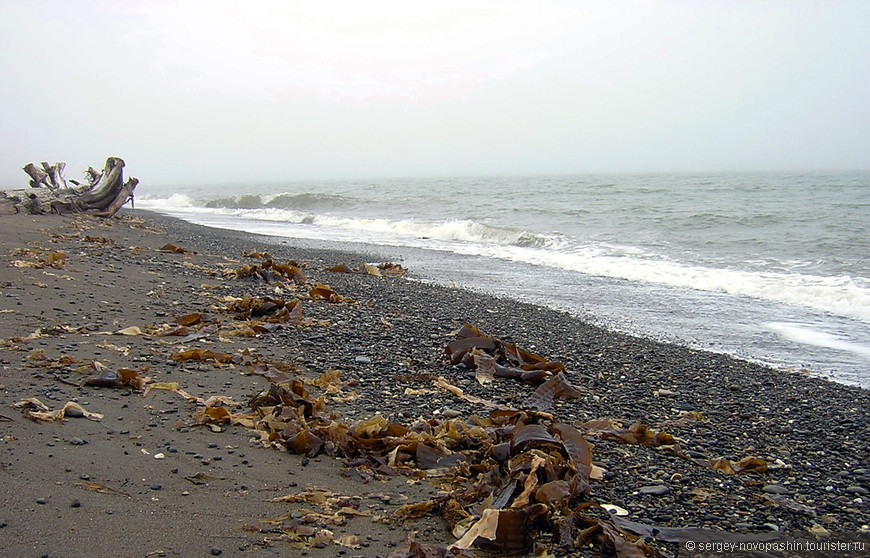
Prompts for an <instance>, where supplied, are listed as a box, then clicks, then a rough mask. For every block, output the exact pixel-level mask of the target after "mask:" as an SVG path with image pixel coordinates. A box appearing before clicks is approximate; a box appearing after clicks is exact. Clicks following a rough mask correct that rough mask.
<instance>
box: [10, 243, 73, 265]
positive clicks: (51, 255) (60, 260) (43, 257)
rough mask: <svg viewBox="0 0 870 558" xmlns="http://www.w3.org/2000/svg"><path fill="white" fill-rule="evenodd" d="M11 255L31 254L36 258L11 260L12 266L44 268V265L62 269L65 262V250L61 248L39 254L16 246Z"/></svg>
mask: <svg viewBox="0 0 870 558" xmlns="http://www.w3.org/2000/svg"><path fill="white" fill-rule="evenodd" d="M11 255H12V256H13V257H16V256H24V255H31V256H34V257H35V258H36V259H35V260H12V262H11V263H12V266H13V267H18V268H29V269H45V268H46V267H51V268H54V269H63V268H64V267H66V263H67V255H66V252H63V251H61V250H58V251H54V252H45V253H42V254H40V253H38V252H36V251H35V250H31V249H30V248H16V249H15V250H13V251H12V254H11Z"/></svg>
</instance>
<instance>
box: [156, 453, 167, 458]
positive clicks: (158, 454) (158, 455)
mask: <svg viewBox="0 0 870 558" xmlns="http://www.w3.org/2000/svg"><path fill="white" fill-rule="evenodd" d="M154 459H166V455H164V454H162V453H155V454H154Z"/></svg>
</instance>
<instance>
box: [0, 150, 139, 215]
mask: <svg viewBox="0 0 870 558" xmlns="http://www.w3.org/2000/svg"><path fill="white" fill-rule="evenodd" d="M124 166H125V163H124V160H123V159H121V158H119V157H109V158H107V159H106V165H105V167H104V169H103V171H102V172H98V171H97V170H95V169H94V168H93V167H88V169H87V170H86V171H85V182H86V184H81V183H79V182H78V181H76V180H69V181H67V180H66V179H65V178H64V176H63V173H64V170H65V169H66V163H63V162H60V163H55V164H54V165H49V164H48V162H45V161H43V162H42V163H41V166H36V165H35V164H33V163H27V164H26V165H25V166H24V169H23V170H24V172H25V173H27V175H28V176H29V177H30V188H28V189H18V190H5V191H0V214H5V215H10V214H14V213H25V214H31V215H41V214H44V213H57V214H61V215H64V214H68V213H87V214H89V215H94V216H97V217H112V216H113V215H115V213H117V212H118V210H119V209H121V207H123V206H124V205H126V203H127V202H128V201H130V202H132V200H133V191H134V190H135V189H136V186H137V185H138V184H139V180H138V179H137V178H129V179H127V181H126V182H125V181H124V178H123V174H124V171H123V169H124Z"/></svg>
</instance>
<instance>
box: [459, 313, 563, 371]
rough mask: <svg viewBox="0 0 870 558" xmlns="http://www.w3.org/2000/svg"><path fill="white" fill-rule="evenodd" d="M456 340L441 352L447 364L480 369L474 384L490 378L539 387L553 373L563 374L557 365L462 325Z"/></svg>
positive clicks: (471, 327) (559, 364)
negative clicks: (445, 357)
mask: <svg viewBox="0 0 870 558" xmlns="http://www.w3.org/2000/svg"><path fill="white" fill-rule="evenodd" d="M455 335H456V337H457V338H458V339H456V340H454V341H451V342H450V343H448V344H447V346H446V347H445V348H444V353H445V354H446V355H447V358H448V359H449V360H450V363H451V364H459V363H462V364H464V365H465V366H466V367H468V368H471V369H476V368H478V367H479V366H482V367H483V371H482V372H481V375H480V376H478V381H479V382H481V383H486V382H487V381H488V380H489V379H490V378H492V377H501V378H509V379H514V380H519V381H521V382H525V383H532V384H537V383H542V382H545V381H546V380H548V379H549V378H550V377H551V376H552V375H553V374H555V373H557V372H564V371H565V366H564V365H563V364H562V363H561V362H557V361H549V360H547V359H546V358H544V357H542V356H540V355H537V354H534V353H531V352H529V351H525V350H523V349H520V348H519V347H517V346H516V344H514V343H507V342H505V341H502V340H501V339H499V338H497V337H493V336H490V335H484V334H483V333H482V332H481V331H480V330H479V329H478V328H477V327H475V326H473V325H470V324H465V325H463V326H462V327H461V328H459V330H457V331H456V332H455Z"/></svg>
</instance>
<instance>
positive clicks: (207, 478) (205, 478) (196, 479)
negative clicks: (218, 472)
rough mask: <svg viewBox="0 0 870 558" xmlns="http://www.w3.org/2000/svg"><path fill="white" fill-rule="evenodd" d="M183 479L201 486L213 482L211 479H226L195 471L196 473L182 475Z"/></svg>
mask: <svg viewBox="0 0 870 558" xmlns="http://www.w3.org/2000/svg"><path fill="white" fill-rule="evenodd" d="M184 480H186V481H188V482H190V483H193V484H195V485H200V486H201V485H206V484H208V483H210V482H213V481H222V480H226V479H225V478H223V477H215V476H213V475H209V474H206V473H196V474H193V475H189V476H186V477H184Z"/></svg>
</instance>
